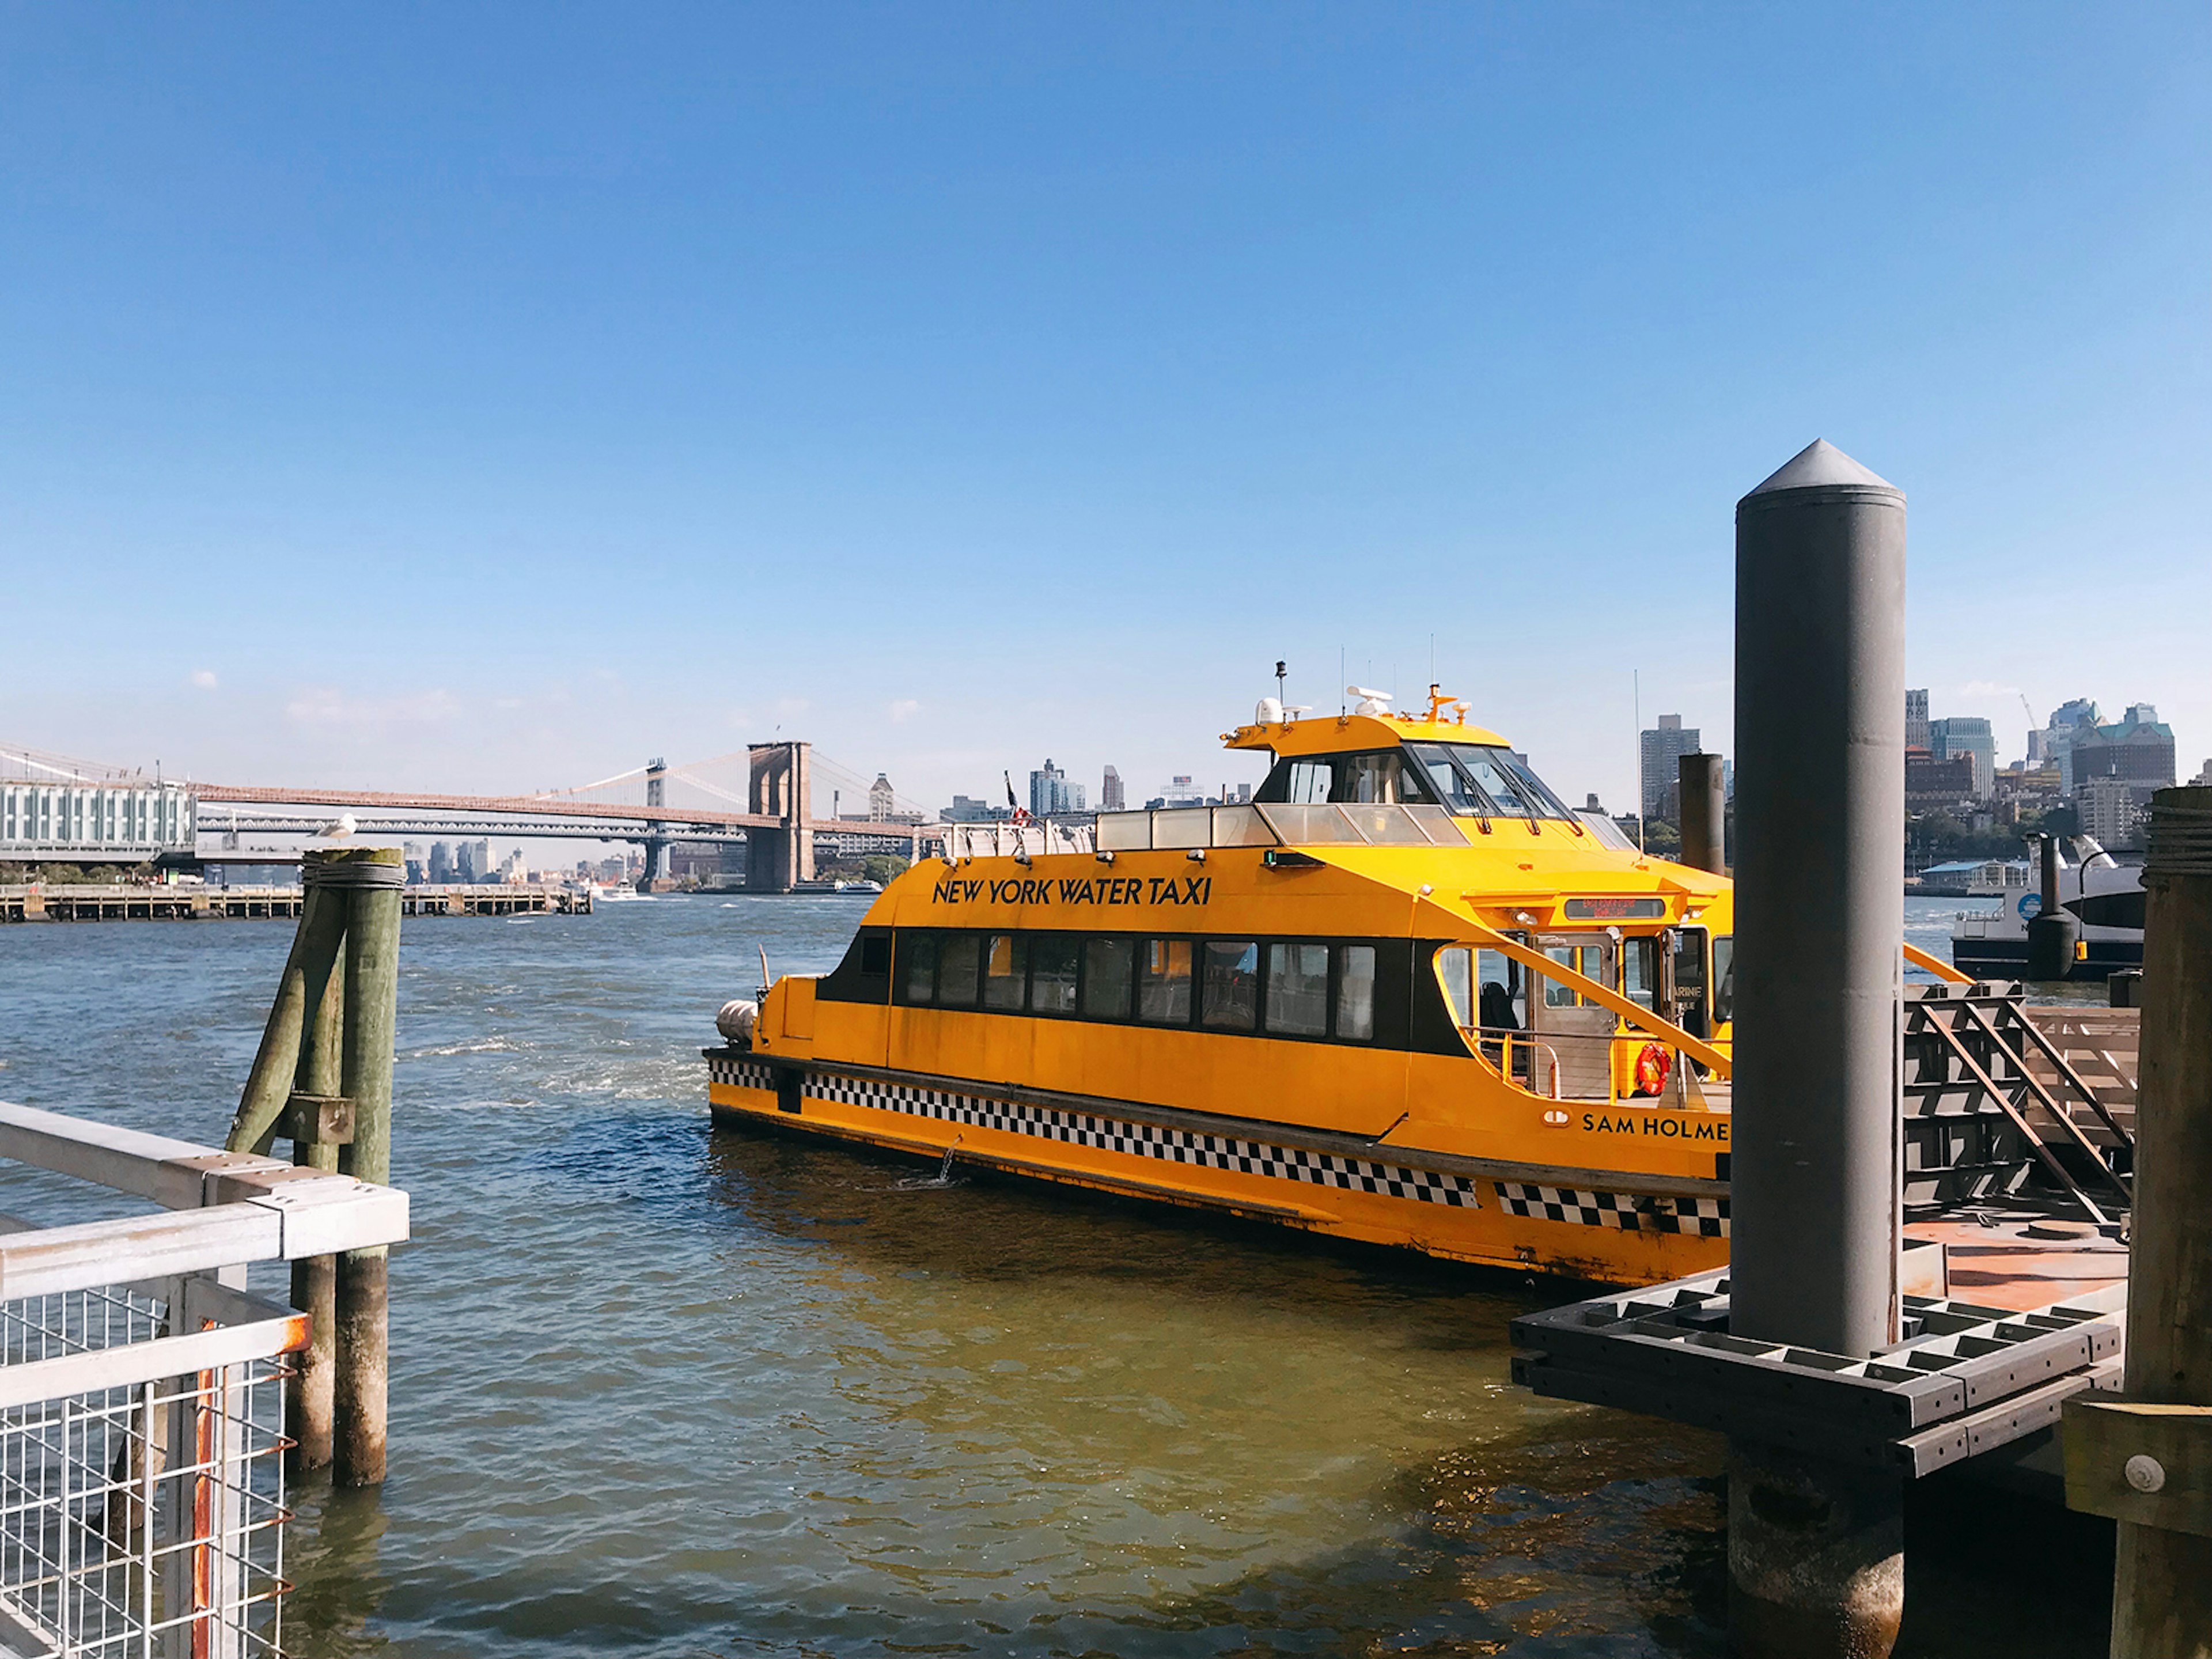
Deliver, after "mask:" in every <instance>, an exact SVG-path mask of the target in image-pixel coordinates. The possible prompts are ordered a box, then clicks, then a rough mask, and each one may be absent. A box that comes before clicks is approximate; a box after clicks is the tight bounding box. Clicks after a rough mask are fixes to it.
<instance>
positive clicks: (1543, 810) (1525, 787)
mask: <svg viewBox="0 0 2212 1659" xmlns="http://www.w3.org/2000/svg"><path fill="white" fill-rule="evenodd" d="M1481 752H1482V753H1484V754H1486V755H1494V756H1496V757H1497V758H1498V764H1499V765H1500V766H1502V767H1504V769H1506V770H1507V771H1508V772H1510V773H1511V774H1512V775H1513V779H1514V781H1515V782H1516V783H1517V784H1518V785H1519V786H1520V793H1521V799H1523V800H1525V801H1527V802H1528V803H1529V804H1530V805H1533V806H1534V807H1535V808H1536V809H1537V812H1536V816H1537V817H1544V818H1566V819H1569V820H1570V821H1572V822H1577V823H1578V822H1580V819H1579V818H1578V817H1577V815H1576V814H1575V813H1574V812H1572V811H1570V810H1569V809H1568V807H1567V805H1566V803H1565V801H1562V800H1561V799H1559V797H1558V796H1557V795H1555V794H1553V793H1552V790H1551V786H1550V785H1548V784H1547V783H1546V782H1545V781H1543V779H1541V778H1540V777H1538V776H1537V775H1535V774H1534V772H1532V771H1530V770H1529V769H1528V762H1526V761H1524V760H1522V758H1521V757H1519V756H1518V755H1516V754H1515V753H1514V752H1513V751H1512V750H1510V749H1486V750H1482V751H1481Z"/></svg>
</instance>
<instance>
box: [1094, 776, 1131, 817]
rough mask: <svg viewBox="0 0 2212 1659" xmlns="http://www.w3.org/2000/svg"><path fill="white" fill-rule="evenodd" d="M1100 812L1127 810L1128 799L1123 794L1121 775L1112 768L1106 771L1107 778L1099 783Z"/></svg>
mask: <svg viewBox="0 0 2212 1659" xmlns="http://www.w3.org/2000/svg"><path fill="white" fill-rule="evenodd" d="M1098 810H1099V811H1102V812H1120V811H1126V810H1127V798H1126V797H1125V796H1124V795H1123V794H1122V793H1121V774H1120V773H1119V772H1116V771H1115V769H1113V768H1112V767H1110V766H1109V767H1108V768H1107V769H1106V775H1105V777H1104V778H1103V779H1102V780H1100V781H1099V785H1098Z"/></svg>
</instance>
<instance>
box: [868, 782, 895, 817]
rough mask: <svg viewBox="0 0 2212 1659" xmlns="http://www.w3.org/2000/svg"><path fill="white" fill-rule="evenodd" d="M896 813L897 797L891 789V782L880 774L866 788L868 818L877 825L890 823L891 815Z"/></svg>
mask: <svg viewBox="0 0 2212 1659" xmlns="http://www.w3.org/2000/svg"><path fill="white" fill-rule="evenodd" d="M896 811H898V795H897V793H896V791H894V790H893V789H892V788H891V781H890V779H889V778H887V777H885V776H884V775H883V774H882V773H881V772H878V773H877V774H876V781H874V782H873V783H872V784H870V785H869V786H868V817H870V818H871V819H872V820H873V821H874V822H875V823H890V818H891V814H892V813H894V812H896Z"/></svg>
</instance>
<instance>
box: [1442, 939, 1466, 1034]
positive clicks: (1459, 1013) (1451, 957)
mask: <svg viewBox="0 0 2212 1659" xmlns="http://www.w3.org/2000/svg"><path fill="white" fill-rule="evenodd" d="M1437 978H1439V979H1440V980H1442V981H1443V987H1444V1003H1445V1005H1446V1006H1448V1007H1449V1008H1450V1010H1451V1011H1452V1023H1453V1024H1455V1025H1458V1026H1459V1027H1461V1028H1462V1030H1464V1029H1465V1028H1466V1027H1468V1026H1469V1025H1472V1024H1474V951H1470V950H1469V949H1468V947H1467V946H1466V945H1450V946H1448V947H1447V948H1446V949H1444V950H1442V951H1437Z"/></svg>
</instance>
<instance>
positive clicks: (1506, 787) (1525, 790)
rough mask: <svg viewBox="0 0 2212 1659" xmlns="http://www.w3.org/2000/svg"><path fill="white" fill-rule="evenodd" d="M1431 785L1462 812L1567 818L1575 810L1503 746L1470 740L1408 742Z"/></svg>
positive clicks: (1473, 815) (1448, 803) (1472, 814)
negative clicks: (1560, 802)
mask: <svg viewBox="0 0 2212 1659" xmlns="http://www.w3.org/2000/svg"><path fill="white" fill-rule="evenodd" d="M1406 750H1407V753H1408V754H1410V755H1412V756H1413V758H1414V760H1415V761H1416V762H1418V763H1419V765H1420V768H1421V770H1422V772H1423V774H1424V775H1425V776H1426V777H1427V779H1428V781H1429V783H1430V786H1431V787H1432V788H1434V789H1435V790H1436V792H1437V799H1440V800H1442V801H1443V803H1444V805H1447V806H1449V808H1450V809H1451V810H1452V811H1454V812H1455V813H1457V814H1459V815H1460V816H1461V817H1482V818H1491V817H1510V818H1565V819H1567V820H1568V821H1570V822H1573V821H1574V814H1572V813H1571V812H1570V811H1567V809H1566V808H1565V806H1563V805H1560V804H1559V797H1558V796H1557V795H1554V794H1553V793H1552V792H1551V791H1550V790H1549V789H1547V788H1546V787H1545V786H1544V782H1543V780H1542V779H1541V778H1539V777H1538V776H1537V775H1535V774H1534V772H1531V771H1530V770H1529V769H1528V768H1527V767H1526V766H1524V765H1522V763H1520V762H1519V761H1517V760H1516V759H1515V758H1514V757H1513V755H1512V752H1511V751H1510V750H1504V749H1493V748H1492V747H1490V746H1489V745H1488V744H1474V743H1409V744H1407V745H1406Z"/></svg>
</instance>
